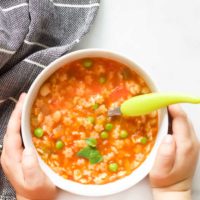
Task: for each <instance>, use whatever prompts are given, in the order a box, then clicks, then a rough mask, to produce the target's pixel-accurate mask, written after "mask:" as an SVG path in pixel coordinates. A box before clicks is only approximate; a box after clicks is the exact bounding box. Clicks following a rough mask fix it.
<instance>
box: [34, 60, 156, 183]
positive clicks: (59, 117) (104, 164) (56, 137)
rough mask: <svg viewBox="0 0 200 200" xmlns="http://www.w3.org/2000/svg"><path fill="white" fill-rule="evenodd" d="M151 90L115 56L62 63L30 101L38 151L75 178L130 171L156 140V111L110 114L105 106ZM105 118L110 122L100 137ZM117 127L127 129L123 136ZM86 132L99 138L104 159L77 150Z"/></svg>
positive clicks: (112, 177) (101, 178) (107, 178)
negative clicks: (92, 159) (135, 114)
mask: <svg viewBox="0 0 200 200" xmlns="http://www.w3.org/2000/svg"><path fill="white" fill-rule="evenodd" d="M87 62H89V64H88V63H87ZM85 63H86V64H87V66H84V65H86V64H85ZM88 66H89V67H88ZM102 77H103V78H102ZM149 92H151V91H150V88H149V87H148V85H147V84H146V83H145V81H144V80H143V78H142V77H140V76H139V75H138V74H137V73H136V72H134V71H133V70H130V68H128V67H127V66H124V65H123V64H121V63H118V62H116V61H113V60H109V59H105V58H85V59H80V60H76V61H74V62H72V63H69V64H65V65H64V66H63V67H61V68H60V69H58V70H57V71H56V72H55V73H54V74H53V75H51V77H50V78H49V79H48V80H47V81H46V82H45V83H44V84H43V85H42V87H41V88H40V91H39V92H38V95H37V97H36V99H35V102H34V104H33V107H32V113H31V132H32V138H33V143H34V145H35V147H36V149H37V152H38V153H39V155H40V156H41V158H42V159H43V160H44V162H45V163H46V164H48V165H49V166H50V167H51V168H52V169H53V170H54V171H55V172H56V173H58V174H59V175H61V176H62V177H64V178H65V179H69V180H73V181H76V182H79V183H83V184H105V183H109V182H112V181H116V180H117V179H120V178H122V177H124V176H127V175H129V174H130V173H131V172H133V171H134V170H135V169H136V168H137V167H139V166H140V165H141V163H142V162H143V161H144V160H145V159H146V157H147V156H148V154H149V153H150V151H151V149H152V147H153V145H154V142H155V139H156V136H157V132H158V113H157V112H153V113H150V114H148V115H145V116H140V117H120V116H118V117H108V115H107V111H108V109H110V108H114V107H116V106H119V105H120V104H121V103H122V102H123V101H124V100H125V99H128V98H130V97H132V96H136V95H140V94H144V93H149ZM88 117H92V119H93V120H92V122H91V121H88ZM93 121H94V122H93ZM107 123H111V124H112V125H113V128H112V129H111V130H109V131H106V133H107V136H108V138H106V139H105V138H104V139H102V138H101V134H102V132H103V131H105V126H106V124H107ZM37 128H40V129H42V136H41V135H40V137H38V136H37V135H35V129H37ZM121 130H123V131H125V132H126V133H128V135H127V136H126V137H125V138H121V137H120V133H121ZM40 131H41V130H40ZM87 138H93V139H95V140H96V141H97V144H96V149H97V150H98V152H99V153H100V154H101V156H102V160H101V161H99V162H98V163H96V164H91V163H90V161H89V160H88V159H87V158H84V157H80V156H78V155H77V154H78V152H79V151H80V150H82V149H83V148H85V147H86V146H88V144H87V143H86V139H87ZM58 141H61V145H60V146H59V145H58V143H59V142H58ZM57 142H58V143H57ZM56 145H58V146H56ZM57 147H59V148H57ZM60 147H61V148H60ZM113 163H114V164H115V169H114V170H113V169H111V167H110V165H111V164H113ZM116 166H117V167H116Z"/></svg>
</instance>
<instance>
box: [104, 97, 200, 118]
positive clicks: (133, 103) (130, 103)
mask: <svg viewBox="0 0 200 200" xmlns="http://www.w3.org/2000/svg"><path fill="white" fill-rule="evenodd" d="M176 103H193V104H198V103H200V97H194V96H190V95H186V94H179V93H149V94H144V95H139V96H135V97H132V98H130V99H128V100H126V101H124V102H123V103H122V104H121V106H120V107H117V108H114V109H113V110H109V111H108V115H109V116H115V115H123V116H139V115H145V114H148V113H150V112H152V111H154V110H158V109H160V108H163V107H166V106H168V105H171V104H176Z"/></svg>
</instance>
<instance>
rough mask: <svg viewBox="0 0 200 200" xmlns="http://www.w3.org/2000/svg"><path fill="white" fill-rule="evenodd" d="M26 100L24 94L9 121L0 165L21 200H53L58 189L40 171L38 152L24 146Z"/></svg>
mask: <svg viewBox="0 0 200 200" xmlns="http://www.w3.org/2000/svg"><path fill="white" fill-rule="evenodd" d="M24 99H25V94H22V95H21V96H20V99H19V101H18V103H17V105H16V107H15V109H14V111H13V113H12V115H11V118H10V120H9V123H8V127H7V132H6V135H5V137H4V144H3V145H4V147H3V152H2V156H1V165H2V168H3V170H4V172H5V174H6V176H7V178H8V180H9V181H10V183H11V184H12V186H13V187H14V189H15V191H16V195H17V199H18V200H33V199H37V200H40V199H41V200H52V199H54V198H55V196H56V187H55V186H54V185H53V183H52V182H51V181H50V179H49V178H48V177H47V176H46V175H45V174H44V172H43V171H42V170H41V168H40V166H39V163H38V160H37V157H36V154H35V152H34V151H33V150H32V149H23V147H22V140H21V136H20V122H21V110H22V105H23V102H24Z"/></svg>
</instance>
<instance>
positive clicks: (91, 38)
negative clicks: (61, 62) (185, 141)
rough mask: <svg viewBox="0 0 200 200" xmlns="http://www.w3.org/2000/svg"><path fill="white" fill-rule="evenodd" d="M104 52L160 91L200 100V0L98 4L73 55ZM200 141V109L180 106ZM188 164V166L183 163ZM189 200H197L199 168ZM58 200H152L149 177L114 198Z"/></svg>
mask: <svg viewBox="0 0 200 200" xmlns="http://www.w3.org/2000/svg"><path fill="white" fill-rule="evenodd" d="M85 48H106V49H110V50H114V51H116V52H119V53H123V54H125V55H126V56H128V57H130V58H131V59H133V60H134V61H135V62H136V63H137V64H138V65H139V66H141V67H142V68H143V69H144V70H145V71H146V72H147V73H149V74H150V75H151V77H152V79H153V80H154V81H155V83H156V84H157V85H158V87H159V89H160V90H161V91H179V92H187V93H191V94H196V95H199V96H200V0H101V6H100V9H99V13H98V16H97V18H96V21H95V23H94V25H93V26H92V28H91V31H90V32H89V34H88V35H87V36H86V37H85V38H84V39H83V40H82V41H81V42H80V44H79V45H78V46H76V48H74V49H73V51H74V50H78V49H85ZM183 107H184V108H185V110H186V112H187V113H188V115H189V116H190V118H191V120H192V121H193V124H194V126H195V129H196V132H197V133H198V135H199V138H200V106H199V105H183ZM186 162H187V161H186ZM193 182H194V184H193V200H197V199H200V184H199V183H198V182H200V164H199V165H198V169H197V171H196V174H195V177H194V181H193ZM58 199H59V200H64V199H70V200H91V199H101V200H122V199H123V200H132V199H134V200H144V199H145V200H152V195H151V189H150V186H149V184H148V178H146V179H145V180H143V181H141V182H140V183H138V184H137V185H135V186H134V187H132V188H131V189H129V190H127V191H125V192H122V193H119V194H117V195H114V196H109V197H101V198H88V197H80V196H75V195H71V194H67V193H61V194H60V196H59V197H58Z"/></svg>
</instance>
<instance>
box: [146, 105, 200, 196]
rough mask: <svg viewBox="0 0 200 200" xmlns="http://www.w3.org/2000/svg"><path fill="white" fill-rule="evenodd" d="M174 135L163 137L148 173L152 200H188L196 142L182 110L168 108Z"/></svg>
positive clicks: (176, 107) (175, 107) (196, 153)
mask: <svg viewBox="0 0 200 200" xmlns="http://www.w3.org/2000/svg"><path fill="white" fill-rule="evenodd" d="M169 112H170V114H171V116H172V118H173V121H172V128H173V135H167V136H165V138H164V140H163V142H162V144H161V146H160V148H159V150H158V153H157V157H156V161H155V163H154V166H153V168H152V170H151V172H150V182H151V185H152V188H153V194H154V197H155V199H159V200H165V199H166V200H168V199H176V200H184V199H190V198H191V195H190V190H191V185H192V177H193V175H194V172H195V168H196V164H197V161H198V154H199V147H200V145H199V142H198V139H197V137H196V135H195V132H194V129H193V127H192V125H191V123H190V121H189V120H188V118H187V116H186V114H185V113H184V112H183V110H182V109H181V108H180V107H179V106H177V105H173V106H170V107H169Z"/></svg>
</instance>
